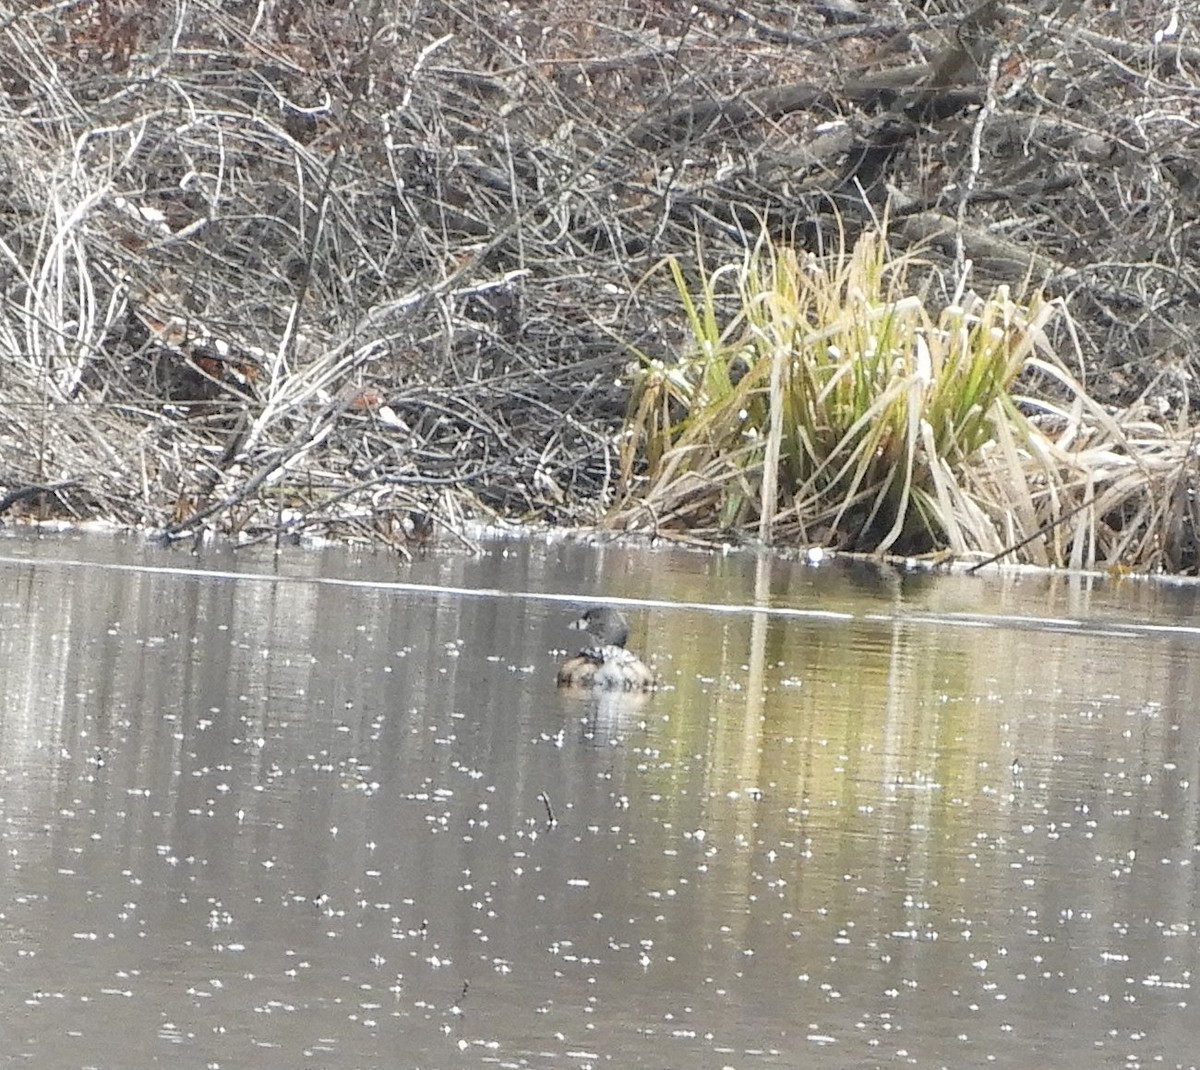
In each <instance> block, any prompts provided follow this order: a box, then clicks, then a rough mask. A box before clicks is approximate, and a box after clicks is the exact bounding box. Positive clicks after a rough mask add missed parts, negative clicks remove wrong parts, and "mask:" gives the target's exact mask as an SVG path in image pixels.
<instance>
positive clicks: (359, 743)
mask: <svg viewBox="0 0 1200 1070" xmlns="http://www.w3.org/2000/svg"><path fill="white" fill-rule="evenodd" d="M0 536H3V537H0V819H2V825H0V830H2V835H3V854H2V857H0V1023H2V1024H0V1031H2V1035H3V1043H2V1044H0V1066H31V1067H52V1068H74V1067H80V1068H83V1067H101V1068H109V1067H111V1068H114V1070H136V1068H141V1067H159V1066H163V1067H172V1068H192V1067H195V1068H205V1070H218V1068H243V1067H255V1068H264V1070H272V1068H276V1067H278V1068H294V1067H305V1066H311V1067H322V1068H339V1070H340V1068H359V1067H387V1068H408V1067H411V1068H422V1070H454V1068H460V1067H464V1068H465V1067H477V1066H478V1067H539V1068H540V1067H571V1068H579V1070H585V1068H591V1067H621V1068H625V1067H647V1068H662V1070H674V1068H679V1067H700V1068H724V1067H734V1068H754V1067H804V1068H809V1067H813V1068H818V1070H819V1068H825V1067H829V1068H839V1070H841V1068H855V1067H898V1066H913V1067H931V1068H933V1067H951V1068H960V1067H986V1066H997V1067H1009V1068H1014V1070H1024V1068H1029V1067H1056V1068H1071V1070H1073V1068H1079V1070H1084V1068H1089V1070H1090V1068H1095V1067H1192V1066H1195V1065H1196V1064H1197V1062H1198V1061H1200V1007H1198V1000H1197V993H1196V992H1195V990H1194V986H1195V985H1196V984H1197V983H1198V978H1197V969H1198V966H1200V962H1198V960H1200V931H1198V918H1200V894H1198V892H1200V883H1198V881H1197V875H1196V871H1197V861H1198V859H1200V848H1198V846H1197V845H1198V843H1200V827H1198V826H1200V804H1198V799H1197V795H1198V791H1200V769H1198V768H1197V766H1198V764H1200V711H1198V707H1200V668H1198V666H1200V657H1198V656H1197V655H1198V654H1200V632H1198V631H1197V629H1196V628H1195V627H1194V622H1195V621H1196V619H1197V599H1198V594H1197V591H1196V589H1194V588H1190V587H1170V586H1162V585H1152V584H1148V583H1142V582H1135V581H1129V580H1126V581H1122V582H1116V581H1104V582H1101V581H1094V582H1093V581H1085V580H1078V579H1076V580H1066V579H1063V578H1031V577H1023V578H1022V577H1011V576H1010V577H1006V578H991V579H981V578H973V579H965V578H956V577H930V576H918V575H902V574H898V573H886V574H882V575H881V574H879V573H876V572H874V571H870V570H865V569H851V570H844V569H840V568H833V567H829V566H825V567H821V568H812V567H807V566H804V565H802V564H798V563H788V562H778V561H777V562H773V563H768V562H762V561H758V560H756V559H755V558H753V557H749V556H730V557H710V556H702V555H698V554H688V553H679V552H674V553H666V552H651V551H648V550H644V549H614V548H611V547H609V548H600V549H589V548H585V547H581V546H579V545H574V544H571V543H560V544H554V543H551V544H549V545H546V544H537V545H534V544H522V543H511V542H496V543H491V544H488V545H486V546H485V548H484V552H483V554H482V555H480V556H477V557H470V556H467V555H465V554H463V555H444V556H443V555H435V556H431V557H430V558H429V559H428V560H425V561H418V562H414V563H413V564H411V565H406V564H403V563H400V562H398V561H396V560H395V559H393V558H389V557H384V556H375V555H371V556H355V555H353V554H351V553H348V552H345V551H338V552H327V553H321V552H318V551H302V550H291V551H288V552H287V553H286V554H285V555H284V556H282V557H278V558H277V557H275V556H273V555H272V554H270V553H269V552H266V551H262V552H257V551H255V552H240V553H238V554H237V555H232V554H228V553H227V554H217V553H212V554H209V555H207V556H205V557H203V558H200V559H195V558H191V557H189V556H188V555H187V554H186V553H184V552H182V551H179V550H173V551H172V550H165V549H159V548H147V547H144V546H141V545H140V544H137V543H133V542H120V541H113V540H108V539H98V538H87V537H81V536H59V537H55V538H54V539H44V540H37V539H33V538H31V537H30V536H28V535H22V534H14V533H13V532H12V531H11V530H10V531H7V532H5V531H3V530H2V529H0ZM239 573H240V575H239ZM346 581H349V582H346ZM397 584H407V585H410V586H397ZM412 585H417V586H412ZM439 586H442V587H449V588H454V589H455V590H453V591H439V590H437V589H436V588H438V587H439ZM534 592H536V593H534ZM556 596H562V597H556ZM598 596H606V597H613V598H623V599H630V600H632V602H633V603H634V604H633V605H632V606H631V607H630V609H629V612H630V616H631V619H632V621H633V623H634V629H633V636H632V638H631V644H630V645H631V646H633V647H635V648H636V649H637V650H639V651H640V652H643V653H645V654H646V655H647V656H649V657H651V658H652V659H653V660H654V661H655V662H656V663H657V667H658V670H659V672H660V674H661V676H662V678H663V679H664V681H665V682H666V683H667V684H668V688H667V689H666V690H663V691H661V692H659V693H657V694H655V695H653V696H651V697H648V698H646V699H641V700H639V699H629V698H624V697H616V698H614V697H612V696H610V697H609V698H608V699H607V700H601V701H597V700H595V699H593V698H591V697H586V698H579V697H573V696H568V695H562V694H558V693H556V691H555V688H554V686H553V677H554V668H555V664H556V661H557V660H558V659H559V658H561V657H562V656H563V654H564V652H567V651H568V649H569V648H570V644H571V641H572V640H577V639H578V635H577V633H573V632H569V631H567V630H566V629H565V624H566V622H567V621H569V620H570V619H571V618H572V615H573V613H574V611H575V610H576V609H577V608H578V607H579V606H580V605H582V604H586V603H587V602H588V601H589V600H590V599H592V598H595V597H598ZM755 605H757V606H759V607H760V609H768V608H769V609H770V610H771V611H772V612H762V611H760V612H753V611H751V609H749V608H746V607H753V606H755Z"/></svg>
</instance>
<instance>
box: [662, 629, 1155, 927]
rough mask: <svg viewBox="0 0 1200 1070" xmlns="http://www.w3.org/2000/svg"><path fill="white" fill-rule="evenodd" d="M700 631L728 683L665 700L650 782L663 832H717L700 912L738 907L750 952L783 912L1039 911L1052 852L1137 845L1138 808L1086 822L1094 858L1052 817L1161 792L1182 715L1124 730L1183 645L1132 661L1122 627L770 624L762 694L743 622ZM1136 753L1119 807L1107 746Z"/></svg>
mask: <svg viewBox="0 0 1200 1070" xmlns="http://www.w3.org/2000/svg"><path fill="white" fill-rule="evenodd" d="M710 623H711V620H710ZM688 631H689V630H687V629H680V630H679V632H678V633H677V637H676V641H675V645H674V646H673V647H671V654H672V657H673V664H674V665H675V666H677V667H679V668H680V669H681V670H684V666H685V664H686V665H689V666H690V665H692V664H699V665H703V666H705V669H706V671H705V672H704V675H705V676H715V677H716V678H717V680H716V682H715V683H711V684H709V683H704V682H702V681H701V680H699V679H698V678H697V676H696V675H695V674H694V673H689V672H688V671H686V670H684V671H682V672H681V673H680V676H679V678H678V679H677V681H676V687H677V689H676V690H675V691H673V692H669V693H666V694H663V695H659V696H657V697H656V698H655V699H654V705H653V711H654V713H653V714H652V716H651V717H650V718H649V719H648V722H649V726H650V736H649V746H650V747H651V748H652V750H653V754H654V756H655V760H654V761H652V762H647V763H646V764H645V765H644V766H642V767H641V769H640V777H639V779H642V780H643V781H644V784H645V787H646V788H647V789H648V790H649V791H652V792H654V793H656V794H657V795H658V796H659V798H658V800H657V801H656V803H655V808H654V814H655V815H656V817H658V818H660V819H661V822H660V823H661V824H662V825H663V826H664V830H660V832H659V833H658V835H661V837H662V839H663V846H664V848H666V847H671V848H673V849H674V848H676V847H678V844H679V842H680V841H681V839H682V834H683V833H685V832H687V833H690V832H691V830H693V829H695V828H700V829H703V830H704V832H705V836H704V839H703V843H702V845H701V846H702V848H703V853H704V854H705V861H704V865H705V867H706V869H705V871H704V879H703V880H700V879H697V880H696V884H697V885H698V888H697V894H698V895H700V896H701V897H702V900H703V905H702V916H710V915H719V916H721V917H722V918H723V919H725V920H726V922H727V931H728V936H729V939H730V941H732V942H733V943H735V944H740V945H742V946H753V945H754V944H755V942H758V941H761V940H762V939H764V938H771V939H774V938H777V937H778V936H779V935H781V933H780V932H778V931H776V930H771V929H765V928H764V919H766V920H767V921H772V920H773V921H774V923H775V924H780V921H779V919H780V917H781V916H786V920H788V921H789V924H790V925H791V927H792V928H794V929H796V930H802V929H805V928H806V927H808V928H811V927H812V926H819V925H826V924H828V925H829V926H830V927H836V926H834V923H833V920H832V919H837V922H838V924H840V923H842V921H843V920H844V919H846V918H852V919H857V920H858V924H859V925H860V926H862V929H863V931H861V932H859V933H858V934H857V936H858V937H863V936H866V935H868V934H867V932H866V930H867V929H868V927H873V928H872V929H871V932H870V935H871V936H879V935H880V934H886V933H891V932H901V931H912V932H914V933H918V934H919V933H923V932H926V931H930V932H933V931H938V930H939V929H940V930H941V931H942V933H943V935H947V936H948V935H952V933H954V932H957V929H955V928H953V927H954V926H956V925H957V926H959V927H961V926H962V925H964V924H965V925H966V926H967V927H974V928H979V929H980V930H982V929H984V928H985V927H986V926H990V925H995V926H1001V927H1002V926H1003V925H1004V924H1005V922H1004V921H1003V919H1004V918H1006V917H1008V916H1009V914H1010V913H1011V910H1012V908H1013V904H1014V902H1016V901H1017V900H1018V897H1019V896H1022V895H1028V896H1029V898H1030V901H1031V902H1032V903H1033V904H1034V906H1035V907H1036V906H1037V905H1038V903H1039V900H1040V898H1042V897H1044V896H1045V895H1046V894H1048V890H1047V889H1046V888H1044V887H1042V886H1041V885H1037V886H1036V887H1035V888H1034V890H1033V891H1029V892H1027V891H1026V885H1025V884H1024V883H1023V881H1025V880H1027V879H1033V878H1036V877H1039V876H1040V875H1042V874H1043V871H1042V870H1041V869H1040V868H1039V867H1042V866H1046V867H1050V869H1051V870H1052V871H1053V872H1055V873H1065V874H1072V873H1075V872H1077V871H1079V872H1083V871H1085V870H1086V869H1087V867H1088V866H1090V865H1092V864H1093V863H1092V859H1093V855H1099V854H1101V853H1103V852H1104V851H1105V850H1107V851H1108V852H1109V853H1111V854H1114V855H1117V854H1119V853H1120V852H1121V851H1123V850H1125V848H1126V847H1127V846H1128V842H1127V841H1128V838H1129V836H1130V835H1131V832H1130V829H1129V825H1128V823H1126V826H1125V827H1124V828H1122V827H1121V825H1120V823H1119V822H1117V821H1112V820H1110V821H1109V823H1108V825H1107V826H1106V829H1104V830H1101V831H1100V832H1098V833H1096V834H1095V835H1096V839H1095V841H1094V842H1093V841H1092V836H1093V832H1092V829H1091V827H1090V826H1089V827H1088V828H1087V829H1086V831H1085V829H1084V827H1083V824H1079V827H1078V829H1077V830H1076V831H1075V832H1073V833H1070V834H1069V838H1070V840H1071V843H1070V846H1069V847H1067V848H1065V849H1067V850H1069V851H1072V852H1074V853H1075V854H1076V855H1077V861H1078V866H1074V865H1072V864H1071V863H1070V862H1064V861H1063V860H1062V859H1059V858H1057V857H1048V856H1049V855H1050V854H1052V853H1053V854H1055V855H1056V853H1057V850H1058V848H1057V846H1056V844H1057V842H1058V839H1059V837H1058V835H1057V834H1056V833H1055V832H1054V831H1053V828H1054V822H1055V819H1056V818H1057V819H1058V820H1060V821H1061V822H1063V823H1064V824H1065V825H1066V826H1067V827H1068V828H1070V827H1071V826H1072V825H1075V824H1078V823H1080V822H1083V823H1085V824H1086V818H1082V817H1080V815H1079V814H1078V813H1076V810H1075V807H1076V800H1078V799H1080V798H1084V799H1091V800H1093V803H1092V805H1093V807H1095V808H1097V812H1098V810H1099V808H1100V807H1111V806H1114V805H1115V806H1117V807H1118V808H1119V807H1124V806H1126V805H1132V806H1134V807H1135V808H1136V807H1137V806H1138V805H1139V804H1138V803H1137V802H1136V796H1137V795H1138V794H1140V793H1142V792H1146V791H1148V790H1151V789H1149V788H1147V787H1145V786H1143V785H1140V784H1139V782H1138V773H1139V772H1140V771H1151V772H1154V773H1158V772H1160V771H1161V770H1162V769H1163V768H1164V767H1165V766H1166V765H1167V764H1168V762H1169V759H1170V758H1171V756H1172V753H1173V751H1172V747H1173V746H1175V747H1177V746H1178V736H1177V735H1176V736H1174V737H1173V735H1172V732H1171V728H1170V724H1169V720H1170V718H1169V717H1166V716H1154V717H1149V718H1146V717H1143V716H1141V715H1138V716H1137V721H1136V723H1137V725H1138V732H1139V738H1138V739H1137V741H1136V743H1134V744H1131V743H1130V741H1129V739H1128V738H1126V733H1127V731H1128V728H1129V727H1130V724H1131V720H1130V714H1129V712H1128V710H1129V709H1130V708H1133V709H1137V708H1139V707H1141V706H1142V704H1143V703H1144V702H1146V701H1147V698H1148V697H1152V696H1155V695H1158V696H1169V695H1171V694H1173V693H1174V691H1175V688H1174V683H1173V680H1172V674H1173V673H1177V672H1178V667H1179V662H1178V659H1177V658H1175V657H1172V656H1171V650H1170V648H1169V646H1167V645H1166V644H1156V645H1150V646H1149V647H1148V648H1145V649H1143V651H1142V653H1143V654H1144V655H1145V656H1144V657H1141V658H1139V659H1136V661H1135V663H1134V664H1131V663H1130V662H1129V661H1128V660H1127V659H1125V658H1122V657H1121V656H1120V654H1121V650H1120V644H1121V643H1122V641H1121V640H1117V639H1112V638H1102V639H1099V640H1098V639H1097V637H1096V636H1094V635H1080V634H1061V633H1051V632H1047V631H1032V630H1022V629H1017V628H966V627H934V626H928V625H925V624H919V623H912V622H905V621H898V622H887V621H883V622H864V621H856V622H853V623H849V624H837V625H830V624H825V623H817V622H808V621H803V622H798V621H794V620H791V621H789V620H781V619H768V621H767V623H766V633H767V634H766V638H765V647H766V649H767V650H768V651H769V652H770V653H769V654H768V655H767V656H766V657H765V658H764V666H765V668H764V677H763V683H764V685H765V689H763V690H759V691H758V693H757V694H755V693H753V692H752V691H751V689H750V688H749V681H748V670H747V668H746V666H747V665H748V664H749V663H750V661H751V660H752V659H751V658H749V657H748V656H747V650H748V644H749V642H750V641H751V637H752V634H753V629H752V622H751V621H750V619H749V618H748V617H746V618H742V617H738V618H732V619H730V620H727V621H725V622H723V626H722V627H706V628H702V629H698V630H696V632H695V634H688ZM779 650H783V651H785V654H784V656H783V657H776V656H775V653H776V651H779ZM780 662H782V664H780ZM797 680H798V681H799V683H798V684H797V683H796V682H795V681H797ZM784 681H789V682H788V683H786V684H785V683H784ZM1120 695H1129V696H1133V697H1132V698H1131V699H1130V700H1125V701H1122V700H1121V699H1120V698H1117V697H1115V696H1120ZM662 715H666V717H667V719H666V720H663V719H662ZM1131 748H1132V753H1131ZM1127 754H1130V755H1131V761H1130V765H1129V767H1128V773H1127V775H1126V776H1124V777H1123V778H1122V783H1121V785H1120V786H1121V787H1122V788H1124V789H1125V795H1123V796H1121V797H1120V799H1118V800H1116V801H1115V802H1114V801H1113V800H1112V799H1111V798H1110V796H1109V795H1106V787H1105V783H1106V780H1108V781H1109V783H1110V784H1111V776H1112V771H1113V766H1112V756H1113V755H1127ZM1015 759H1020V762H1021V772H1020V773H1014V771H1013V768H1012V766H1013V762H1014V760H1015ZM1120 770H1121V773H1122V774H1124V773H1125V772H1126V770H1125V766H1124V762H1123V761H1122V762H1121V766H1120ZM1118 794H1119V793H1118ZM695 795H698V796H699V797H700V798H699V800H697V799H696V798H693V797H692V796H695ZM1126 797H1134V799H1135V801H1134V802H1132V803H1130V802H1128V801H1124V800H1125V799H1126ZM1106 798H1109V799H1110V801H1109V802H1107V803H1105V801H1104V800H1105V799H1106ZM1141 806H1142V808H1143V809H1144V808H1145V804H1144V803H1143V804H1141ZM667 826H669V827H667ZM641 831H642V832H643V833H645V834H647V835H649V832H648V830H646V829H643V830H641ZM1105 835H1107V837H1108V845H1107V846H1106V845H1105V843H1104V839H1103V837H1104V836H1105ZM656 838H657V837H656ZM701 853H702V852H700V851H697V857H699V855H700V854H701ZM1080 894H1084V895H1092V894H1095V895H1099V894H1100V893H1099V892H1097V891H1093V890H1091V889H1090V888H1089V889H1087V890H1085V891H1081V893H1080ZM880 896H882V897H883V898H880ZM752 903H758V904H759V905H757V906H754V907H751V906H750V904H752ZM731 904H733V906H731ZM738 904H745V905H746V909H744V910H743V909H740V908H739V907H738V906H737V905H738ZM818 910H820V911H822V912H823V915H822V917H823V918H826V919H830V920H829V921H825V920H821V919H818V918H816V917H815V915H816V912H817V911H818ZM964 918H965V919H975V920H974V921H973V922H970V921H969V922H965V923H964V922H962V920H961V919H964ZM764 933H765V934H766V936H764Z"/></svg>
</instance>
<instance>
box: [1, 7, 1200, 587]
mask: <svg viewBox="0 0 1200 1070" xmlns="http://www.w3.org/2000/svg"><path fill="white" fill-rule="evenodd" d="M1179 11H1180V9H1179V7H1178V5H1173V4H1169V3H1165V2H1146V3H1132V4H1120V5H1107V6H1100V5H1089V4H1084V5H1079V4H1055V3H1032V2H1030V3H1012V4H1004V3H1000V2H998V0H985V2H983V3H958V2H952V0H946V2H929V3H924V4H919V3H906V2H901V0H896V2H893V3H883V4H876V3H871V4H867V3H861V2H858V0H827V2H818V0H814V2H811V3H805V2H801V3H796V4H789V5H773V4H766V3H761V4H759V3H750V4H742V5H734V4H726V3H721V2H716V0H699V2H698V3H696V4H693V5H688V4H674V3H642V2H636V3H635V2H633V0H616V2H615V3H612V4H608V5H590V4H582V5H581V4H578V3H575V4H567V3H564V2H559V0H548V2H545V3H538V4H532V5H524V6H519V5H516V4H503V3H499V4H454V3H440V2H425V3H421V2H413V3H384V2H382V0H347V2H345V3H342V4H337V5H329V4H324V3H319V2H317V0H276V2H271V3H267V2H263V3H245V4H240V3H234V4H212V3H206V2H203V3H201V2H196V3H193V2H185V0H177V2H174V3H166V4H159V3H149V2H148V0H93V2H83V3H76V4H69V5H50V4H48V5H28V4H12V3H8V4H5V3H0V38H2V40H3V49H2V51H0V56H2V57H3V58H2V60H0V118H2V119H3V126H4V130H5V133H6V137H5V138H4V140H3V142H2V143H0V212H2V213H3V217H4V225H3V227H2V228H0V272H2V274H3V281H4V285H3V294H4V302H3V308H2V310H0V522H5V521H10V522H11V521H12V520H13V519H15V518H18V517H27V518H28V517H44V516H65V517H68V518H72V519H84V518H90V517H103V518H105V519H108V520H111V521H113V522H115V523H118V524H121V525H127V526H132V527H139V528H143V529H147V530H150V531H153V532H155V533H157V534H159V535H160V536H161V537H163V538H167V539H181V540H182V539H197V538H202V537H204V536H206V535H208V534H212V533H215V534H218V535H222V536H229V537H233V538H235V539H237V540H239V541H242V542H245V541H258V540H263V539H283V538H294V537H301V536H304V535H316V534H320V535H329V536H333V537H339V538H352V539H361V540H370V541H377V542H382V543H385V544H387V545H390V546H393V547H395V548H396V549H398V550H400V551H401V552H409V551H410V548H411V547H412V546H413V545H416V544H422V543H425V542H428V541H430V540H437V541H450V542H451V543H455V542H457V541H458V540H460V539H461V538H462V537H463V533H464V531H465V530H466V522H467V521H468V520H485V521H486V520H489V519H503V520H506V521H514V522H518V523H521V522H524V523H531V522H536V523H552V524H566V525H590V526H601V527H607V528H610V529H613V530H617V531H630V532H636V533H642V534H649V535H653V536H657V537H665V538H675V539H687V540H693V541H700V542H718V541H761V542H763V543H766V544H770V545H773V546H782V547H796V548H808V547H812V546H822V547H826V548H831V549H850V550H859V551H872V552H873V551H890V552H893V553H905V554H926V555H938V554H941V555H951V556H953V557H954V558H956V559H960V560H965V561H974V562H978V561H982V560H985V559H987V558H989V557H993V556H997V555H1000V556H1001V559H1003V560H1026V561H1033V562H1038V563H1043V564H1051V565H1075V566H1081V567H1097V566H1102V567H1104V566H1106V567H1121V568H1136V569H1159V570H1165V571H1170V572H1194V571H1195V570H1196V565H1197V561H1196V550H1195V537H1194V532H1195V529H1196V505H1195V471H1196V464H1195V443H1194V437H1195V435H1194V429H1195V424H1196V405H1195V403H1194V401H1193V398H1192V389H1191V384H1192V382H1193V372H1194V364H1195V359H1196V342H1195V337H1196V326H1197V325H1196V319H1197V310H1198V309H1200V293H1198V282H1200V268H1198V264H1200V260H1198V258H1197V256H1196V249H1195V240H1196V239H1195V231H1196V219H1197V202H1198V198H1200V178H1198V177H1197V176H1198V175H1200V143H1198V134H1197V120H1198V119H1200V78H1198V77H1197V70H1198V69H1200V49H1198V48H1196V47H1193V46H1192V44H1191V43H1190V42H1191V36H1190V35H1191V34H1192V33H1193V32H1194V28H1193V27H1192V26H1191V25H1190V24H1189V23H1187V22H1186V20H1184V19H1183V17H1182V15H1181V14H1180V13H1179Z"/></svg>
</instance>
